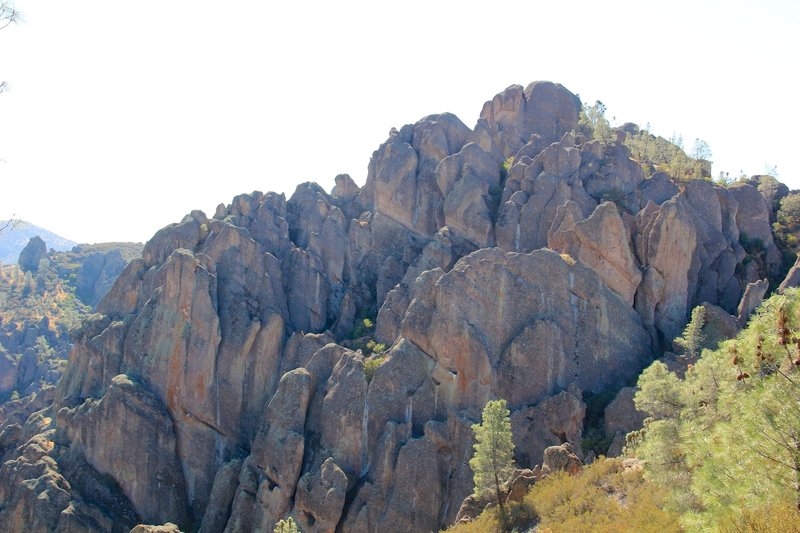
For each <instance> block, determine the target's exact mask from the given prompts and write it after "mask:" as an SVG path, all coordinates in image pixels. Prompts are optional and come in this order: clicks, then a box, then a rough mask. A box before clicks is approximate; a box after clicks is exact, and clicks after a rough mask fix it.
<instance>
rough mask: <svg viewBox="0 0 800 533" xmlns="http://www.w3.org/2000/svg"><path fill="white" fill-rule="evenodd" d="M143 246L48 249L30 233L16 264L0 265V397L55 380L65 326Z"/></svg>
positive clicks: (66, 340)
mask: <svg viewBox="0 0 800 533" xmlns="http://www.w3.org/2000/svg"><path fill="white" fill-rule="evenodd" d="M141 249H142V247H141V245H137V244H131V243H104V244H97V245H76V246H75V247H73V248H72V250H70V251H66V252H56V251H53V250H51V251H49V252H48V251H47V244H46V243H45V242H44V241H42V240H41V239H38V238H34V239H32V240H31V241H29V244H28V245H27V246H26V247H25V248H24V249H23V252H22V254H21V257H22V259H20V264H19V265H16V264H15V265H0V358H1V359H0V403H1V402H3V401H5V400H8V399H9V398H13V399H20V398H22V399H23V400H24V399H25V398H27V397H30V396H32V395H35V394H36V393H37V392H38V391H39V390H40V389H41V388H42V387H47V386H48V385H54V384H55V383H56V382H57V381H58V380H59V378H60V377H61V375H62V374H63V372H64V367H65V365H66V359H67V356H68V353H69V350H70V348H71V347H72V339H71V337H70V335H69V331H70V330H71V329H73V328H76V327H78V326H80V324H81V322H82V321H83V319H84V318H85V317H86V316H87V315H89V314H90V313H91V312H92V309H93V308H94V306H95V305H96V304H97V303H98V302H99V301H100V299H102V297H103V296H104V295H105V293H106V292H108V290H109V289H110V287H111V285H112V284H113V282H114V281H115V280H116V278H117V276H118V275H119V274H120V272H122V270H123V268H124V267H125V265H126V264H127V263H128V261H130V260H131V259H134V258H135V257H137V256H141ZM0 419H2V417H0Z"/></svg>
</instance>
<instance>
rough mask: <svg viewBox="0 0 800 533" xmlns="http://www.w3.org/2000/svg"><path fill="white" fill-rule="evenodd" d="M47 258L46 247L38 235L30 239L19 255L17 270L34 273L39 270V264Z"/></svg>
mask: <svg viewBox="0 0 800 533" xmlns="http://www.w3.org/2000/svg"><path fill="white" fill-rule="evenodd" d="M46 256H47V245H46V244H45V243H44V241H43V240H42V238H41V237H39V236H38V235H37V236H35V237H31V239H30V240H29V241H28V244H26V245H25V248H23V249H22V251H21V252H20V253H19V260H18V261H17V264H19V268H21V269H22V271H23V272H36V271H37V270H39V262H40V261H41V260H42V259H44V258H45V257H46Z"/></svg>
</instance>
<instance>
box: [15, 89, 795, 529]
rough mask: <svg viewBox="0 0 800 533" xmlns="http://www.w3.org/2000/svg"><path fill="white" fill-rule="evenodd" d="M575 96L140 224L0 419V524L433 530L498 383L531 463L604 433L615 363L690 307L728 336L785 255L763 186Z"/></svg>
mask: <svg viewBox="0 0 800 533" xmlns="http://www.w3.org/2000/svg"><path fill="white" fill-rule="evenodd" d="M586 111H587V110H586V109H585V108H584V107H583V106H582V104H581V102H580V101H579V100H578V98H577V97H576V96H575V95H574V94H573V93H571V92H570V91H569V90H567V89H566V88H564V87H563V86H561V85H558V84H554V83H550V82H534V83H532V84H530V85H528V86H527V87H526V88H523V87H521V86H516V85H515V86H511V87H509V88H507V89H506V90H505V91H503V92H501V93H500V94H498V95H496V96H495V97H494V98H492V99H491V100H490V101H488V102H486V103H485V104H484V106H483V110H482V112H481V115H480V119H479V120H478V122H477V124H476V125H475V127H474V128H472V129H471V128H469V127H467V126H466V125H464V124H463V123H462V122H461V121H460V120H459V119H458V118H457V117H455V116H454V115H452V114H448V113H444V114H440V115H430V116H427V117H424V118H422V119H421V120H420V121H418V122H416V123H414V124H409V125H406V126H403V127H402V128H400V129H392V130H391V132H390V134H389V138H388V139H387V140H386V141H385V142H384V143H383V144H381V145H380V146H379V147H378V149H377V150H376V151H375V152H374V153H373V154H372V158H371V159H370V163H369V169H368V176H367V180H366V183H365V185H364V186H363V187H358V186H357V185H356V184H355V182H354V181H353V180H352V179H351V178H350V177H349V176H347V175H339V176H336V178H335V185H334V186H333V188H332V189H331V191H330V193H329V192H327V191H326V190H325V189H323V188H322V187H321V186H319V185H317V184H315V183H306V184H303V185H300V186H298V188H297V189H296V191H295V192H294V194H293V195H292V196H291V197H290V198H289V199H288V200H287V198H286V197H285V196H284V195H283V194H276V193H266V194H264V193H262V192H258V191H256V192H253V193H251V194H242V195H240V196H237V197H235V198H234V199H233V200H232V202H231V203H230V204H227V205H226V204H220V206H219V207H218V208H217V210H216V212H215V213H214V215H213V216H211V217H209V216H207V215H206V214H205V213H203V212H201V211H193V212H191V213H190V214H188V215H186V216H185V217H184V218H183V219H182V220H181V221H180V222H178V223H175V224H171V225H169V226H167V227H165V228H163V229H162V230H160V231H159V232H157V233H156V234H155V235H154V236H153V238H152V239H151V240H150V241H149V242H147V243H146V244H145V246H144V250H143V252H142V257H141V258H138V259H134V260H133V261H131V262H130V263H129V264H128V265H127V266H126V267H125V270H124V271H123V272H122V273H121V274H120V276H119V278H118V279H117V280H116V282H115V283H114V284H113V287H112V288H111V289H110V290H109V292H108V293H107V294H106V296H105V297H104V298H103V299H102V300H101V301H100V303H99V304H98V305H97V307H96V312H95V313H94V314H92V315H90V316H88V317H86V319H85V320H84V321H83V323H82V325H81V326H80V327H79V328H77V329H76V330H74V332H73V336H74V343H75V346H74V349H73V351H72V352H71V354H70V358H69V362H68V364H67V366H66V369H65V372H64V375H63V377H62V378H61V380H60V382H59V383H58V385H57V387H56V389H55V391H54V392H53V395H52V398H45V399H41V400H39V401H38V403H37V404H36V407H38V408H44V410H42V411H38V412H37V413H36V414H35V415H34V416H32V417H31V418H28V419H27V420H25V421H24V423H20V422H19V419H20V418H22V416H21V415H20V416H18V417H17V418H15V419H14V420H16V421H15V422H13V423H10V422H6V423H0V454H2V459H3V461H4V462H3V464H2V467H0V521H3V522H4V523H5V524H9V527H12V528H15V529H18V530H23V529H24V530H27V531H71V530H81V531H127V530H129V529H130V528H131V527H133V526H134V525H135V524H137V523H139V522H142V523H149V524H161V523H164V522H167V521H169V522H173V523H175V524H177V525H178V526H179V527H180V528H181V529H182V530H184V531H201V532H217V531H226V532H251V531H272V529H273V528H274V526H275V525H276V523H277V522H278V521H279V520H281V519H283V518H286V517H287V516H291V517H292V518H293V519H294V520H296V521H297V523H298V524H299V525H300V527H301V528H302V530H303V531H306V532H312V531H319V532H323V531H325V532H332V531H344V532H347V531H358V532H361V531H370V532H374V531H381V532H384V531H420V532H423V531H425V532H427V531H438V530H439V529H440V528H443V527H446V526H448V525H450V524H452V523H453V521H454V520H455V518H456V516H457V514H458V512H459V508H460V507H461V504H462V502H463V501H464V499H465V498H466V497H467V496H468V495H469V494H471V493H472V490H473V482H472V481H473V480H472V471H471V470H470V466H469V463H468V461H469V458H470V456H471V453H472V445H473V436H472V429H471V426H472V424H473V423H475V422H478V421H479V420H480V417H481V410H482V408H483V406H484V405H485V404H486V403H487V401H489V400H492V399H495V398H503V399H505V400H506V401H507V403H508V406H509V408H510V409H511V414H510V420H511V426H512V429H513V434H514V444H515V447H516V452H515V461H516V464H517V465H518V466H520V467H521V468H533V467H534V466H535V465H537V464H542V461H543V459H542V458H543V455H544V453H545V450H546V449H549V448H551V447H553V446H559V445H566V444H568V445H569V449H571V450H573V451H574V454H575V456H576V458H580V459H587V457H589V456H590V454H595V453H598V452H600V453H619V451H620V449H621V448H622V443H621V442H620V439H622V442H623V443H624V434H625V433H627V432H629V431H631V430H633V429H636V428H637V424H638V425H641V423H642V420H641V418H640V417H638V415H636V413H635V409H633V408H632V407H631V405H632V403H631V402H632V401H633V400H632V397H633V392H632V390H631V389H630V388H627V387H626V385H633V384H635V383H636V380H637V379H638V377H639V375H640V373H641V371H642V370H643V369H644V368H646V367H648V366H649V365H650V364H651V363H652V362H653V360H655V359H662V358H663V359H664V360H666V361H668V362H670V364H675V365H680V364H684V361H683V360H682V359H681V357H680V356H677V355H675V354H674V353H672V351H673V349H675V348H676V346H674V344H673V341H674V339H675V338H676V337H677V336H679V335H681V333H682V332H683V330H684V327H685V326H686V324H687V321H688V319H689V316H690V312H691V310H692V309H693V308H695V307H696V306H698V305H701V304H703V305H708V307H709V309H711V311H710V313H713V316H714V317H716V318H715V320H714V321H711V320H709V325H708V327H709V328H711V327H712V326H713V328H712V329H713V332H714V333H715V334H716V335H718V336H719V337H721V338H724V337H726V336H731V335H735V334H736V332H737V331H738V329H739V328H740V327H741V326H742V325H743V324H745V323H746V322H747V320H748V318H749V315H750V314H751V312H752V311H753V310H754V309H755V308H756V307H757V305H758V304H759V303H760V301H761V299H762V298H763V297H764V295H765V294H766V292H767V291H768V290H769V287H770V286H771V287H773V288H774V287H775V286H777V284H778V283H780V282H781V280H782V279H783V276H784V274H785V273H786V270H788V267H789V266H791V265H790V262H788V261H787V260H786V259H787V258H788V256H786V257H784V254H783V252H785V251H786V248H785V246H784V247H783V248H780V247H779V246H778V244H780V243H776V240H775V238H774V236H773V233H772V227H771V221H772V220H774V217H775V208H774V206H773V202H772V201H771V200H769V201H768V200H767V198H766V197H765V195H764V194H763V193H762V192H760V191H759V188H757V187H755V186H753V185H751V184H749V183H745V182H740V183H733V184H717V183H713V182H712V181H710V180H709V179H706V178H707V176H705V172H706V169H707V165H706V164H705V163H704V162H703V161H700V160H692V159H691V158H688V156H686V154H685V153H683V151H682V150H681V149H680V148H678V147H673V149H670V150H669V151H668V153H666V155H665V153H664V152H663V151H661V150H659V151H658V152H657V153H658V157H659V159H658V160H653V159H652V156H651V155H649V154H650V153H651V152H650V151H648V149H647V146H648V143H653V144H658V145H660V146H664V143H666V142H667V141H666V140H664V139H661V138H656V137H653V136H650V135H649V133H647V132H642V131H639V129H638V127H633V126H632V125H626V127H623V128H619V129H611V128H610V127H609V126H608V125H607V121H606V122H603V120H604V119H603V117H602V116H600V117H597V116H595V118H594V119H592V120H588V121H587V120H586V118H585V117H587V112H586ZM709 331H710V332H711V330H709ZM709 334H710V333H709ZM7 405H8V404H7ZM31 412H32V411H31ZM12 418H13V417H11V416H9V418H8V420H11V419H12ZM12 426H14V427H12ZM584 445H585V446H586V449H584ZM570 453H573V452H570Z"/></svg>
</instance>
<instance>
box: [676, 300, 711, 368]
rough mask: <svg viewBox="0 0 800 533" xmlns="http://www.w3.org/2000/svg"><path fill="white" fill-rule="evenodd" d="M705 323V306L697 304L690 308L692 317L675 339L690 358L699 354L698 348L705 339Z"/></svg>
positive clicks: (695, 357) (699, 348) (700, 347)
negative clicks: (681, 333)
mask: <svg viewBox="0 0 800 533" xmlns="http://www.w3.org/2000/svg"><path fill="white" fill-rule="evenodd" d="M705 324H706V308H705V307H703V306H702V305H698V306H697V307H695V308H694V309H693V310H692V319H691V320H689V323H688V324H686V329H684V330H683V335H681V336H680V337H678V338H677V339H675V344H677V345H678V346H680V347H681V348H683V349H684V350H686V353H687V354H688V355H689V357H691V358H692V359H697V358H698V357H699V356H700V350H701V349H702V347H703V342H704V341H705V334H704V333H703V326H705Z"/></svg>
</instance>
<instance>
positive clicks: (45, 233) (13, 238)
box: [0, 220, 78, 264]
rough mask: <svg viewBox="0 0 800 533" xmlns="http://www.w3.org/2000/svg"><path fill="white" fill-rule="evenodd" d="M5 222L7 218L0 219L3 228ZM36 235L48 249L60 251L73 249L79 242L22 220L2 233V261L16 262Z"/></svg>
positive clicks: (0, 235) (0, 249) (0, 251)
mask: <svg viewBox="0 0 800 533" xmlns="http://www.w3.org/2000/svg"><path fill="white" fill-rule="evenodd" d="M5 223H6V221H5V220H0V228H2V227H3V226H4V225H5ZM36 235H38V236H39V237H41V238H42V240H44V242H45V243H47V248H48V249H53V250H56V251H58V252H66V251H69V250H72V247H73V246H75V245H76V244H78V243H76V242H74V241H71V240H69V239H65V238H64V237H61V236H59V235H56V234H55V233H53V232H52V231H49V230H46V229H44V228H40V227H39V226H36V225H34V224H31V223H30V222H25V221H24V220H21V221H20V222H18V223H17V224H16V225H15V226H14V229H11V230H6V231H4V232H3V233H2V234H0V263H6V264H10V263H16V262H17V258H19V253H20V252H21V251H22V249H23V248H25V245H26V244H28V240H30V238H31V237H35V236H36Z"/></svg>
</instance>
